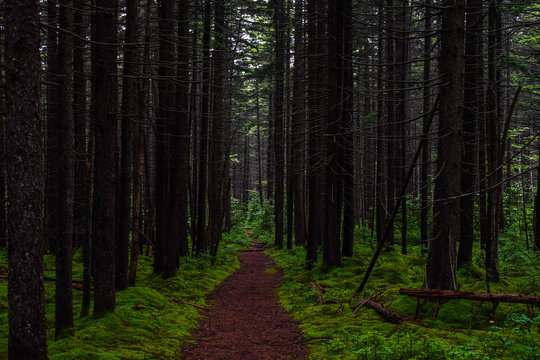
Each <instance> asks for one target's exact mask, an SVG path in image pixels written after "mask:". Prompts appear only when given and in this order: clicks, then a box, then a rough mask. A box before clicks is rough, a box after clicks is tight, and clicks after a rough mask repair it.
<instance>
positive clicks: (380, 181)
mask: <svg viewBox="0 0 540 360" xmlns="http://www.w3.org/2000/svg"><path fill="white" fill-rule="evenodd" d="M377 24H378V27H379V32H378V34H377V37H378V39H377V58H378V59H382V58H383V55H384V52H383V49H384V37H385V34H384V31H383V30H384V0H379V4H378V15H377ZM383 84H384V82H383V67H382V66H378V67H377V90H378V91H379V92H381V91H382V90H383V88H384V85H383ZM384 123H385V120H384V98H383V97H382V96H380V95H379V96H377V156H376V157H377V159H376V160H377V176H376V197H375V201H376V205H375V207H376V209H375V217H376V234H377V243H381V242H382V241H384V239H383V238H382V234H383V231H384V230H383V229H384V223H385V210H384V208H385V206H384V203H385V198H386V187H385V174H386V173H385V169H386V166H385V159H386V157H385V153H386V149H385V146H384V137H385V135H384V134H385V131H386V129H385V127H384Z"/></svg>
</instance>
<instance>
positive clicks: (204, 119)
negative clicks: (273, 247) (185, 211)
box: [197, 0, 212, 253]
mask: <svg viewBox="0 0 540 360" xmlns="http://www.w3.org/2000/svg"><path fill="white" fill-rule="evenodd" d="M211 17H212V9H211V7H210V0H205V2H204V29H203V74H202V77H203V79H202V81H203V84H202V96H201V126H200V148H199V175H198V178H199V181H198V183H199V191H198V192H197V193H198V196H197V253H204V252H206V251H207V247H208V244H207V242H206V238H207V236H206V197H207V196H206V191H207V182H208V180H207V166H208V122H209V99H210V83H209V82H210V21H211Z"/></svg>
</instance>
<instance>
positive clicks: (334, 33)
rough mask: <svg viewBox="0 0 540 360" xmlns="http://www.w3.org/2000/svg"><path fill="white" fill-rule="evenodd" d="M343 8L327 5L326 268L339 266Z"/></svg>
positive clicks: (324, 260) (324, 251)
mask: <svg viewBox="0 0 540 360" xmlns="http://www.w3.org/2000/svg"><path fill="white" fill-rule="evenodd" d="M340 5H343V4H342V3H341V2H339V4H338V3H336V2H329V3H328V31H329V36H328V86H329V89H328V111H327V116H328V117H327V119H326V134H328V136H327V137H326V139H327V140H326V141H327V144H326V202H325V207H324V208H325V211H326V217H325V219H326V222H325V233H324V246H323V264H324V265H325V266H328V267H332V266H338V265H340V263H341V252H340V250H341V248H340V224H341V208H340V200H341V199H340V195H341V185H342V184H341V181H340V180H341V171H342V170H341V167H342V159H343V151H342V146H343V143H342V138H343V136H342V135H341V132H342V129H341V116H342V97H341V88H342V86H343V81H342V80H343V79H342V77H341V71H342V66H341V65H342V57H343V37H344V36H343V10H344V9H343V8H342V7H340Z"/></svg>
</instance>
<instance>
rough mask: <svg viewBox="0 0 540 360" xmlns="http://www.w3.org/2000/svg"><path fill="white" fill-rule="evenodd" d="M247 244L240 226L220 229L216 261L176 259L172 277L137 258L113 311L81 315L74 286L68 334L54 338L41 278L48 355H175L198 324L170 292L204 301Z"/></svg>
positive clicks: (1, 332)
mask: <svg viewBox="0 0 540 360" xmlns="http://www.w3.org/2000/svg"><path fill="white" fill-rule="evenodd" d="M248 245H249V240H248V238H247V236H246V235H245V234H244V233H243V231H242V230H241V228H236V229H234V230H233V232H232V233H231V234H224V241H223V245H222V246H221V247H220V253H219V255H218V259H217V261H216V264H215V265H214V266H212V265H211V264H210V259H209V258H207V257H189V258H183V259H182V260H181V265H180V269H179V271H178V274H177V276H176V277H174V278H171V279H167V280H164V279H162V278H161V277H160V276H158V275H156V274H154V273H153V272H152V258H151V257H146V256H143V257H141V258H140V261H139V265H138V269H137V286H135V287H131V288H129V289H127V290H124V291H120V292H117V298H116V300H117V306H116V310H115V312H114V313H113V314H108V315H106V316H103V317H100V318H97V319H96V318H93V317H92V316H89V317H84V318H82V317H80V316H79V313H80V304H81V295H82V292H81V291H79V290H74V293H73V294H74V307H75V308H74V314H75V329H74V335H73V336H67V337H65V338H63V339H60V340H54V283H52V282H46V284H45V303H46V318H47V327H48V330H47V336H48V350H49V356H50V359H52V360H55V359H58V360H60V359H81V360H82V359H84V360H89V359H104V360H105V359H111V360H112V359H180V358H181V353H180V349H181V345H182V344H183V343H184V342H185V341H186V340H187V339H188V338H189V334H190V331H192V330H193V329H194V327H195V326H196V325H197V320H198V318H199V316H200V314H199V310H198V309H197V308H196V307H194V306H191V305H188V304H184V303H177V302H173V301H172V300H171V299H170V297H174V298H177V299H181V300H184V301H187V302H190V303H195V304H199V305H203V306H204V305H205V298H206V295H207V294H208V293H209V292H210V291H211V290H212V289H213V288H214V287H215V286H216V285H218V284H219V283H221V282H222V281H223V280H224V279H225V278H226V277H227V276H229V275H230V274H231V273H232V272H234V271H235V270H236V269H238V268H239V266H240V263H239V261H238V256H237V251H238V250H239V249H241V248H245V247H247V246H248ZM6 263H7V259H6V252H5V251H4V250H2V251H0V275H7V266H6ZM45 268H46V269H47V271H46V275H48V276H54V257H53V256H52V255H46V256H45ZM73 277H74V278H75V279H82V257H81V254H80V252H77V253H76V254H75V256H74V266H73ZM7 310H8V303H7V281H6V280H0V359H4V358H7V342H8V325H7Z"/></svg>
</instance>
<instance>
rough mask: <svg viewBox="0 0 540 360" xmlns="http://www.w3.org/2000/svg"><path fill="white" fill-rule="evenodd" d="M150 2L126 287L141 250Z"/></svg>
mask: <svg viewBox="0 0 540 360" xmlns="http://www.w3.org/2000/svg"><path fill="white" fill-rule="evenodd" d="M150 5H151V0H146V7H145V12H144V18H145V26H144V32H145V34H144V36H145V42H144V50H143V59H144V64H143V70H142V72H143V79H142V81H141V82H142V83H141V84H140V89H141V91H140V92H139V91H138V90H137V99H138V100H139V101H138V103H137V106H138V111H137V119H136V126H135V127H133V130H134V133H133V138H134V139H133V175H132V176H133V212H132V218H133V233H132V238H131V251H130V258H129V273H128V286H134V285H135V280H136V276H137V263H138V258H139V251H140V249H141V248H142V247H141V242H140V234H141V232H142V218H141V215H140V214H141V210H142V193H143V162H144V125H145V122H146V120H147V113H148V95H149V94H148V92H149V87H150V80H148V79H147V75H148V74H149V73H150V66H149V64H148V58H149V56H150V42H149V32H150V12H151V7H150Z"/></svg>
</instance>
